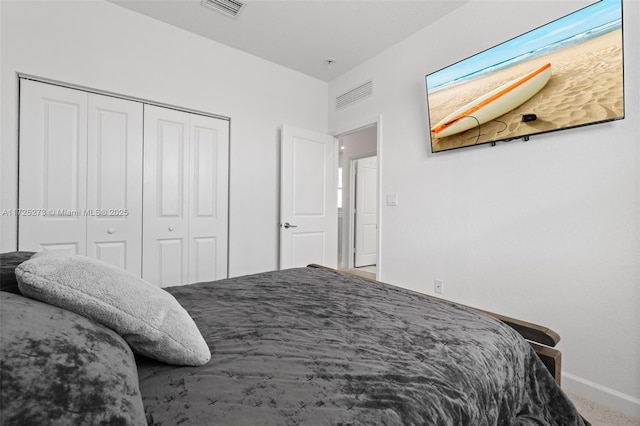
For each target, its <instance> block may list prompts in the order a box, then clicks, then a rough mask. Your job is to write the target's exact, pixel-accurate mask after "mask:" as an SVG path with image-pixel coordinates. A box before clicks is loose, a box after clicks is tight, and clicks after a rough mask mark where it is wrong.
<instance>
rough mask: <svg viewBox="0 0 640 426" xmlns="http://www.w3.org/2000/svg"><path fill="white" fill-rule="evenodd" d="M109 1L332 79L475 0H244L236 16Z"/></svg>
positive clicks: (171, 0)
mask: <svg viewBox="0 0 640 426" xmlns="http://www.w3.org/2000/svg"><path fill="white" fill-rule="evenodd" d="M110 1H111V2H112V3H115V4H117V5H119V6H122V7H124V8H127V9H130V10H132V11H135V12H138V13H141V14H144V15H147V16H149V17H152V18H155V19H157V20H159V21H162V22H165V23H167V24H170V25H174V26H176V27H179V28H182V29H184V30H187V31H190V32H192V33H195V34H199V35H201V36H203V37H206V38H209V39H211V40H215V41H217V42H220V43H222V44H225V45H228V46H231V47H233V48H236V49H239V50H242V51H244V52H247V53H250V54H252V55H255V56H258V57H261V58H263V59H266V60H268V61H271V62H275V63H277V64H280V65H282V66H285V67H287V68H291V69H294V70H297V71H299V72H301V73H304V74H307V75H310V76H312V77H315V78H318V79H320V80H324V81H330V80H332V79H334V78H335V77H337V76H339V75H341V74H343V73H345V72H347V71H349V70H350V69H352V68H354V67H356V66H357V65H359V64H361V63H363V62H365V61H367V60H368V59H370V58H372V57H374V56H376V55H377V54H378V53H380V52H382V51H384V50H386V49H387V48H389V47H391V46H393V45H394V44H396V43H398V42H399V41H401V40H403V39H405V38H406V37H408V36H410V35H412V34H414V33H415V32H417V31H419V30H420V29H422V28H424V27H426V26H428V25H429V24H430V23H432V22H434V21H436V20H438V19H439V18H441V17H442V16H444V15H446V14H448V13H450V12H451V11H453V10H454V9H456V8H458V7H460V6H461V5H462V4H464V3H466V2H468V1H470V0H450V1H447V0H441V1H439V0H410V1H405V0H374V1H370V0H352V1H342V0H280V1H269V0H247V1H244V3H245V4H244V6H243V8H242V9H241V10H240V13H239V14H238V15H237V16H236V17H235V18H231V17H229V16H226V15H224V14H222V13H219V12H216V11H214V10H210V9H208V8H205V7H203V6H202V5H201V3H200V0H162V1H158V0H155V1H154V0H110ZM327 59H333V60H335V63H334V64H333V66H331V67H328V66H327V65H326V63H325V61H326V60H327Z"/></svg>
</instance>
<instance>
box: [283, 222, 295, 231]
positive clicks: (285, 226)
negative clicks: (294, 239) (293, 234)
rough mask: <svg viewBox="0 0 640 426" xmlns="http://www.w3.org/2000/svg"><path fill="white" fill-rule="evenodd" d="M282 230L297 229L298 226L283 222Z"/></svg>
mask: <svg viewBox="0 0 640 426" xmlns="http://www.w3.org/2000/svg"><path fill="white" fill-rule="evenodd" d="M282 226H283V227H284V229H289V228H297V227H298V225H292V224H290V223H289V222H285V223H284V224H283V225H282Z"/></svg>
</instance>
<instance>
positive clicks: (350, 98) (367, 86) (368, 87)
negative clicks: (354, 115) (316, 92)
mask: <svg viewBox="0 0 640 426" xmlns="http://www.w3.org/2000/svg"><path fill="white" fill-rule="evenodd" d="M372 94H373V81H372V80H369V81H367V82H366V83H362V84H361V85H359V86H358V87H355V88H353V89H351V90H349V91H348V92H346V93H343V94H342V95H339V96H337V97H336V109H342V108H345V107H347V106H349V105H351V104H353V103H355V102H358V101H360V100H362V99H364V98H366V97H368V96H371V95H372Z"/></svg>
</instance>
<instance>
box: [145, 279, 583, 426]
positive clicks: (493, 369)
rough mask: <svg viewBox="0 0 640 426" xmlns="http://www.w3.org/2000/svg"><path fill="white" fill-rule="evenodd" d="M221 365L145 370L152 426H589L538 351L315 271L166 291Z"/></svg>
mask: <svg viewBox="0 0 640 426" xmlns="http://www.w3.org/2000/svg"><path fill="white" fill-rule="evenodd" d="M168 290H169V291H170V292H171V293H172V294H173V295H174V296H175V297H176V298H177V299H178V301H179V302H180V303H181V304H182V305H183V306H184V307H185V308H186V309H187V310H188V311H189V312H190V313H191V315H192V317H193V318H194V320H195V322H196V324H197V325H198V327H199V328H200V330H201V332H202V334H203V336H204V337H205V339H206V341H207V342H208V344H209V346H210V348H211V352H212V358H211V361H210V362H209V363H208V364H207V365H205V366H202V367H176V366H171V365H166V364H162V363H160V362H156V361H152V360H148V359H146V358H141V359H139V363H138V371H139V376H140V388H141V392H142V395H143V402H144V405H145V411H146V413H147V419H148V421H149V424H151V425H160V424H162V425H167V426H168V425H187V424H189V425H298V424H301V425H345V426H346V425H374V424H376V425H377V424H380V425H400V424H405V425H547V424H549V425H582V424H588V423H586V422H584V421H583V419H582V418H581V416H580V415H579V414H578V412H577V411H576V410H575V408H574V406H573V405H572V404H571V402H570V401H569V400H568V399H567V397H566V396H565V395H564V394H563V393H562V391H561V390H560V389H559V388H558V387H557V386H556V384H555V382H554V380H553V378H552V377H551V375H550V374H549V373H548V371H547V370H546V369H545V367H544V365H543V364H542V363H541V362H540V361H539V359H538V358H537V356H536V355H535V353H534V352H533V351H532V350H531V349H530V347H529V345H528V344H527V343H526V342H525V341H524V340H523V339H522V338H521V337H520V335H518V334H517V333H516V332H514V331H513V330H512V329H511V328H509V327H507V326H504V325H503V324H502V323H500V322H499V321H497V320H495V319H493V318H491V317H488V316H485V315H483V314H480V313H478V312H475V311H472V310H469V309H466V308H463V307H460V306H458V305H455V304H453V303H448V302H444V301H438V300H435V299H432V298H429V297H424V296H419V295H416V294H413V293H410V292H408V291H403V290H399V289H395V288H392V287H389V286H383V285H378V284H373V283H370V282H367V281H364V280H360V279H358V278H354V277H347V276H343V275H339V274H336V273H333V272H330V271H324V270H319V269H314V268H299V269H291V270H286V271H277V272H268V273H262V274H256V275H250V276H245V277H238V278H232V279H228V280H221V281H216V282H210V283H200V284H194V285H189V286H183V287H173V288H170V289H168Z"/></svg>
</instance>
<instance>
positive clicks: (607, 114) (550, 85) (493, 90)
mask: <svg viewBox="0 0 640 426" xmlns="http://www.w3.org/2000/svg"><path fill="white" fill-rule="evenodd" d="M622 39H623V37H622V2H621V0H600V1H598V2H596V3H594V4H591V5H589V6H587V7H585V8H583V9H580V10H578V11H576V12H573V13H571V14H569V15H566V16H564V17H562V18H560V19H557V20H555V21H552V22H549V23H548V24H545V25H543V26H541V27H539V28H536V29H534V30H532V31H529V32H527V33H525V34H522V35H520V36H518V37H515V38H513V39H511V40H509V41H507V42H504V43H502V44H499V45H497V46H494V47H492V48H490V49H487V50H485V51H483V52H480V53H478V54H476V55H474V56H471V57H469V58H467V59H464V60H462V61H460V62H457V63H455V64H453V65H450V66H448V67H445V68H443V69H441V70H439V71H436V72H433V73H431V74H428V75H427V76H426V86H427V105H428V110H429V122H430V123H429V127H430V129H431V132H430V133H431V151H432V152H439V151H445V150H450V149H455V148H462V147H467V146H473V145H479V144H486V143H491V144H494V145H495V142H498V141H507V140H512V139H520V138H521V139H524V140H528V139H529V136H531V135H535V134H539V133H546V132H552V131H556V130H562V129H569V128H573V127H579V126H586V125H589V124H595V123H602V122H606V121H612V120H619V119H622V118H624V79H623V73H624V69H623V42H622Z"/></svg>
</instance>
